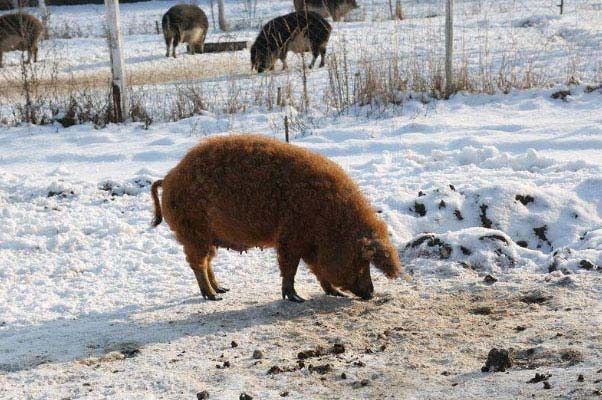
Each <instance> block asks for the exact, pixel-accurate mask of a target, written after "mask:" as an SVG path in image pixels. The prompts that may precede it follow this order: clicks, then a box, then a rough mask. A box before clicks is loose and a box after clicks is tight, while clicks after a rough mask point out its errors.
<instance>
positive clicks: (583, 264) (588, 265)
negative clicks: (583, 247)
mask: <svg viewBox="0 0 602 400" xmlns="http://www.w3.org/2000/svg"><path fill="white" fill-rule="evenodd" d="M579 268H581V269H585V270H587V271H591V270H593V269H598V266H597V265H596V264H594V263H593V262H591V261H590V260H581V261H580V262H579Z"/></svg>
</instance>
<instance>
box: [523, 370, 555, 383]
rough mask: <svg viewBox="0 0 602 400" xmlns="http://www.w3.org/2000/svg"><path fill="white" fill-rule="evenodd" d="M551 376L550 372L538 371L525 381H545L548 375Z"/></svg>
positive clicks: (548, 377)
mask: <svg viewBox="0 0 602 400" xmlns="http://www.w3.org/2000/svg"><path fill="white" fill-rule="evenodd" d="M551 376H552V374H540V373H537V372H536V373H535V377H533V378H531V379H529V380H528V381H527V383H539V382H543V381H547V380H548V379H550V377H551Z"/></svg>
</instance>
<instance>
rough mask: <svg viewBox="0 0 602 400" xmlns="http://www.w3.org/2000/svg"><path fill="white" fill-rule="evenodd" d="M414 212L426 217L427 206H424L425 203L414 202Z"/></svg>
mask: <svg viewBox="0 0 602 400" xmlns="http://www.w3.org/2000/svg"><path fill="white" fill-rule="evenodd" d="M414 212H415V213H416V214H418V215H420V216H421V217H424V216H425V215H426V207H425V206H424V204H422V203H418V202H417V201H415V202H414Z"/></svg>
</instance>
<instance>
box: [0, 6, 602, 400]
mask: <svg viewBox="0 0 602 400" xmlns="http://www.w3.org/2000/svg"><path fill="white" fill-rule="evenodd" d="M172 3H174V2H169V1H153V2H149V3H138V4H129V5H123V14H124V15H123V17H124V27H125V31H126V37H125V43H126V54H127V57H128V68H131V70H130V71H132V73H134V74H136V73H138V74H139V75H138V77H139V79H141V82H143V83H144V77H145V76H146V78H147V79H150V80H152V81H153V82H152V83H158V82H164V81H168V80H170V79H172V78H173V76H175V75H177V73H176V74H173V75H170V74H169V73H170V71H172V70H173V71H176V72H177V71H178V68H182V70H186V71H193V72H191V75H187V76H186V77H185V78H184V79H199V78H202V79H205V78H206V77H207V76H209V75H211V76H209V77H208V78H207V79H213V80H215V82H214V84H216V85H219V82H221V81H220V79H223V82H224V84H226V85H229V83H228V81H227V79H226V78H227V77H228V76H229V75H230V74H235V75H236V74H244V75H245V76H246V75H248V74H249V71H248V69H249V66H248V51H242V52H240V53H237V54H235V55H227V54H219V55H212V56H207V55H203V56H194V57H193V56H185V55H182V56H181V57H179V58H178V59H177V60H176V61H174V60H167V59H164V58H163V57H164V54H163V52H164V49H163V44H162V40H161V37H160V36H159V35H156V34H155V33H153V29H154V21H155V20H156V19H157V18H159V17H160V15H161V14H162V12H163V11H164V10H165V9H166V8H167V7H168V6H169V5H171V4H172ZM226 3H227V5H228V4H229V3H228V2H226ZM203 4H204V3H202V5H203ZM371 4H372V5H374V3H371ZM460 4H463V6H462V7H464V9H465V10H474V12H473V13H472V14H471V13H468V12H464V11H462V7H459V11H458V12H461V14H460V15H466V16H470V15H473V17H474V18H473V19H472V20H471V19H469V18H468V17H467V18H468V19H466V20H463V22H462V25H461V26H462V27H464V28H465V29H466V31H465V33H466V35H470V37H471V38H473V39H474V40H467V39H466V38H467V37H466V36H465V39H464V40H463V43H465V44H466V45H467V48H471V46H472V49H473V50H474V51H475V53H474V54H473V55H474V57H476V58H475V59H478V58H479V54H480V53H479V52H480V50H479V49H480V46H481V45H482V43H483V42H482V41H481V39H480V36H478V34H477V33H478V32H482V33H483V34H485V33H486V36H487V35H492V34H493V33H495V34H494V35H493V36H491V37H489V36H488V37H489V39H488V40H490V42H488V43H489V45H490V46H492V48H493V47H494V46H498V49H511V48H512V46H515V49H521V50H520V51H518V52H516V51H514V52H513V54H524V55H528V54H529V52H530V54H532V55H533V57H534V58H535V59H536V60H539V61H541V62H542V63H543V64H542V65H543V66H544V67H545V68H543V69H542V71H546V73H549V76H550V77H553V79H552V78H550V79H551V80H550V81H549V83H550V85H554V87H552V88H545V87H544V88H536V89H530V90H522V91H517V90H512V91H510V93H509V94H495V95H484V94H467V93H459V94H456V95H454V96H452V98H451V99H450V100H446V101H443V100H433V99H431V98H428V97H422V96H416V95H415V94H411V95H408V96H405V97H404V98H403V99H404V100H403V102H401V104H398V105H390V104H389V105H384V106H382V107H376V108H374V107H371V106H366V107H358V108H352V109H350V110H346V112H343V113H338V112H332V110H331V109H329V108H328V107H327V106H326V105H325V103H324V99H323V98H322V96H321V94H320V91H321V90H322V89H323V87H324V85H327V82H328V74H327V72H326V71H325V70H322V71H319V72H313V71H312V72H311V75H310V76H311V77H312V78H311V79H310V80H309V86H310V90H311V92H312V93H311V94H310V96H311V104H310V107H309V110H308V114H307V115H302V114H301V113H299V112H298V110H295V109H294V107H293V106H292V105H289V106H287V107H285V109H279V108H277V107H274V108H270V109H268V108H266V107H264V106H263V105H250V106H248V107H246V108H245V111H244V112H236V113H228V114H226V113H214V112H210V111H203V112H202V113H199V114H198V115H195V116H193V117H190V118H185V119H180V120H178V121H175V122H161V118H157V120H156V121H155V122H154V123H152V124H150V126H145V125H144V124H142V123H133V122H130V123H126V124H122V125H116V124H110V125H108V126H106V127H104V128H102V129H99V128H97V127H94V126H93V125H92V124H84V125H75V126H72V127H70V128H63V127H62V126H61V125H60V124H58V123H55V124H52V125H46V126H34V125H28V124H20V125H16V126H14V125H10V124H7V125H0V149H1V151H0V226H1V228H0V304H1V306H0V398H2V399H25V398H31V399H83V398H93V399H105V398H106V399H155V398H156V399H159V398H161V399H196V398H197V394H198V393H201V392H202V391H208V392H209V395H210V398H211V399H238V398H239V396H240V394H241V393H242V392H245V393H247V394H249V395H251V396H253V398H254V399H278V398H292V399H306V398H316V399H318V398H320V399H321V398H328V399H341V398H349V399H356V398H358V399H359V398H363V399H384V398H389V399H406V398H407V399H443V398H445V399H448V398H449V399H484V398H494V399H517V398H518V399H520V398H538V399H550V398H560V399H589V398H598V397H599V396H602V362H601V360H602V333H601V331H600V326H602V115H601V113H600V109H601V108H602V90H601V89H599V88H598V89H592V88H588V87H587V86H586V85H585V84H575V85H571V86H564V85H563V83H566V82H565V81H566V79H565V78H566V75H567V70H566V69H565V67H566V65H568V64H570V63H571V59H570V57H573V56H575V57H576V58H575V59H573V61H575V63H576V64H575V65H577V67H576V70H578V71H580V72H581V73H582V77H583V79H584V82H585V83H589V84H593V85H595V84H596V83H598V84H599V83H600V80H599V79H598V78H599V76H598V75H597V74H599V70H598V69H597V68H598V67H599V62H600V51H601V49H602V45H601V44H600V43H601V40H600V39H601V37H602V30H601V29H602V28H601V26H602V25H600V23H599V22H600V20H601V19H602V14H601V13H600V9H599V8H597V7H595V4H593V3H588V4H585V3H583V2H575V3H574V4H576V5H577V6H574V8H572V9H571V8H570V7H571V5H567V7H569V8H568V12H567V13H566V15H564V16H562V17H559V16H556V12H557V10H556V9H555V8H554V6H553V3H550V2H547V3H544V2H539V1H534V2H529V1H523V2H517V3H516V4H517V6H516V7H514V8H513V9H511V8H505V6H504V4H508V3H504V2H502V3H500V4H498V6H494V5H492V4H493V3H491V2H487V3H485V2H479V3H477V2H475V3H474V4H473V5H472V8H471V7H469V6H468V3H460ZM203 6H204V7H205V8H206V9H208V7H206V5H203ZM290 8H291V7H290V5H289V4H288V3H284V2H266V3H258V10H257V15H260V16H261V17H262V18H263V17H264V16H265V15H271V14H274V15H276V14H278V13H283V12H286V11H288V10H289V9H290ZM366 9H367V11H365V12H364V14H359V15H357V16H354V18H353V21H354V22H347V23H341V24H336V26H335V33H334V37H333V40H334V42H333V43H334V45H336V46H338V45H341V46H343V45H345V46H349V49H351V50H349V54H350V55H352V56H353V57H357V58H359V56H358V54H359V53H360V52H362V51H373V52H375V53H378V52H379V51H382V52H385V53H386V51H392V52H394V51H396V50H395V49H396V46H397V44H399V45H400V46H401V47H400V48H401V49H402V52H403V48H404V47H403V46H405V45H407V46H409V47H408V49H409V48H413V50H412V54H414V55H416V54H417V57H418V56H423V57H425V58H428V57H429V54H430V53H429V52H430V51H431V50H433V49H435V50H436V51H439V50H437V49H439V48H440V47H441V43H439V42H434V43H430V44H429V43H427V44H424V43H422V42H420V41H417V39H416V38H415V37H414V38H412V39H408V37H410V36H404V35H400V34H399V33H400V32H408V30H409V31H414V33H416V32H419V31H421V30H422V31H425V32H437V35H439V34H440V32H439V29H440V28H441V23H442V17H440V16H441V13H440V12H439V13H438V11H439V9H437V7H434V6H433V3H430V2H418V3H415V4H413V5H408V6H407V7H406V8H405V10H404V11H405V12H406V13H407V14H408V15H410V16H412V17H411V18H408V19H407V20H404V21H401V22H391V21H382V19H383V16H382V15H381V14H379V13H378V12H377V8H375V7H372V6H371V7H366ZM101 10H102V9H101V8H99V7H96V6H95V7H93V6H77V7H54V8H52V9H51V11H52V13H53V19H52V20H51V23H52V24H54V25H53V27H54V28H53V29H54V31H55V32H63V36H65V37H54V38H52V39H51V40H49V41H47V42H44V44H43V46H42V49H43V50H46V54H48V49H51V48H52V46H55V45H58V44H59V43H60V45H61V46H64V48H65V49H69V52H68V53H64V56H63V57H62V58H61V57H59V58H58V64H57V65H58V66H59V68H60V69H61V73H64V74H66V75H72V74H73V75H77V74H78V73H81V74H82V75H81V76H82V77H86V76H89V77H94V76H98V75H99V74H100V75H102V74H105V73H107V71H108V64H107V62H106V59H107V54H106V50H105V49H104V40H103V39H102V38H101V37H100V36H101V34H102V31H101V30H100V27H99V26H98V24H97V23H96V21H97V19H98V18H99V14H101ZM229 10H230V12H231V13H232V15H233V18H231V21H233V22H235V21H239V22H240V21H242V22H240V24H241V29H238V30H236V31H234V33H233V34H232V35H233V36H232V37H236V38H237V39H252V38H253V37H254V36H255V35H256V29H255V28H250V27H249V26H251V22H252V21H251V22H248V21H246V20H245V18H246V17H245V15H246V14H245V13H246V12H247V11H245V8H244V4H243V3H240V4H238V3H232V5H231V7H230V8H229ZM375 10H376V11H375ZM381 11H382V10H381ZM433 13H435V14H436V15H438V16H435V17H433ZM485 14H486V15H487V18H484V17H483V15H485ZM384 15H385V16H386V14H384ZM234 17H236V18H234ZM253 18H255V17H253ZM249 19H252V18H251V17H249ZM526 19H528V20H529V21H531V22H533V21H536V23H533V24H532V23H531V22H529V23H527V24H525V21H526ZM65 21H66V22H65ZM243 22H244V23H243ZM63 23H67V24H68V25H65V26H67V28H66V27H65V26H64V25H62V24H63ZM245 24H247V25H245ZM471 26H472V27H473V28H470V27H471ZM485 26H487V27H488V28H487V29H484V30H483V29H482V28H484V27H485ZM61 27H63V28H64V29H63V28H61ZM61 29H63V30H62V31H61ZM68 29H71V30H70V31H69V32H75V33H70V34H69V35H67V33H65V32H66V31H67V30H68ZM404 29H405V31H404ZM459 31H462V30H461V29H459ZM366 32H370V33H371V34H370V35H367V34H366ZM396 32H397V33H396ZM518 32H520V35H519V34H518ZM559 32H562V35H560V34H559ZM372 33H373V34H372ZM211 35H212V36H211V38H212V40H213V39H214V38H215V40H218V39H219V37H220V36H221V34H220V33H219V32H215V31H212V32H211ZM524 35H527V36H524ZM529 35H532V36H529ZM559 35H560V36H559ZM67 36H69V37H67ZM387 37H388V38H393V39H392V40H388V41H387V40H385V38H387ZM412 37H413V36H412ZM460 37H462V35H460ZM353 38H357V40H358V41H360V42H361V43H360V42H358V43H359V44H358V43H355V44H350V42H349V40H352V39H353ZM514 39H516V40H514ZM513 40H514V41H513ZM404 43H405V44H404ZM418 43H422V44H421V46H419V47H418V48H416V47H414V46H415V45H417V44H418ZM370 44H373V45H375V46H372V45H370ZM529 46H532V47H529ZM587 46H589V52H588V51H587V48H588V47H587ZM358 49H359V50H358ZM534 49H537V51H535V50H534ZM360 50H361V51H360ZM504 51H505V50H504ZM468 53H470V51H467V54H468ZM581 55H588V57H581ZM228 57H231V58H228ZM292 57H293V56H291V58H292ZM519 58H520V57H519ZM207 60H209V61H210V62H215V63H216V64H215V65H221V64H220V63H223V68H221V69H216V68H208V69H207V70H208V71H209V72H207V73H208V74H209V75H203V74H205V72H203V71H205V70H203V71H201V72H198V71H197V72H195V68H197V66H201V65H203V64H204V63H206V62H207ZM211 60H213V61H211ZM7 61H8V67H7V68H5V69H4V70H3V71H2V73H1V74H0V75H2V77H3V78H4V79H6V80H5V81H4V83H3V84H4V85H9V86H6V87H8V88H9V89H11V87H10V79H8V78H7V77H8V76H9V75H10V74H11V73H12V72H14V73H18V70H19V66H18V54H16V53H12V54H10V56H9V57H7ZM523 61H525V62H527V64H528V62H529V60H528V59H526V58H525V59H523V58H520V60H519V61H517V62H519V63H523ZM531 61H533V59H531ZM51 62H53V61H51V60H49V59H46V60H43V62H42V63H41V65H42V67H40V68H44V67H43V66H44V65H49V64H48V63H51ZM329 62H332V60H329ZM45 63H46V64H45ZM527 64H525V65H527ZM145 68H146V69H145ZM227 68H230V69H227ZM11 71H12V72H11ZM78 71H79V72H78ZM145 71H159V72H158V74H159V75H160V74H163V73H165V74H166V75H162V76H163V77H167V78H166V79H162V78H161V79H158V78H157V79H156V80H155V79H154V78H155V76H154V75H149V74H151V72H145ZM277 76H280V78H278V79H290V80H293V81H294V82H293V84H294V85H297V86H299V82H298V81H299V79H300V78H299V74H298V71H296V72H291V73H290V74H287V75H286V76H284V77H283V76H282V75H277ZM217 78H219V79H217ZM0 79H1V78H0ZM82 79H83V78H82ZM179 79H183V78H181V77H180V78H179ZM261 79H265V78H254V77H252V78H249V77H248V76H247V77H246V78H245V80H244V81H242V80H241V83H239V85H240V86H239V87H240V88H242V89H244V88H245V87H250V86H251V85H253V84H257V82H259V81H260V80H261ZM597 79H598V80H597ZM100 81H102V79H100ZM166 88H167V89H166ZM12 89H13V90H14V88H12ZM559 89H565V90H568V92H566V93H563V94H562V95H561V96H560V98H553V97H558V96H557V94H558V93H559ZM147 90H151V92H150V93H151V94H153V95H154V97H156V98H158V102H165V101H167V100H166V98H164V97H163V96H164V91H165V90H169V88H168V87H166V86H162V87H160V88H155V89H153V88H151V89H148V88H147ZM152 90H156V91H152ZM0 97H1V96H0ZM2 106H3V107H4V106H6V104H4V103H3V105H2ZM375 109H376V111H375ZM4 112H6V109H4ZM284 115H288V116H289V117H291V141H292V142H293V143H294V144H296V145H299V146H303V147H305V148H307V149H309V150H312V151H315V152H319V153H321V154H323V155H325V156H327V157H329V158H331V159H332V160H334V161H335V162H337V163H339V164H340V165H341V166H342V167H343V168H344V169H345V170H346V171H347V172H348V173H349V174H350V176H351V177H352V178H353V179H354V180H355V181H356V182H358V184H359V185H360V187H361V189H362V191H363V192H364V193H365V194H366V196H367V197H368V198H369V199H370V201H371V202H372V203H373V204H374V206H375V207H376V208H377V209H378V210H379V211H381V214H380V215H381V216H382V218H383V219H384V220H385V221H386V222H387V224H388V226H389V229H390V233H391V234H392V240H393V242H394V244H395V245H396V246H397V248H398V250H399V253H400V256H401V258H402V260H403V262H404V264H405V274H404V275H403V276H402V277H400V278H399V279H397V280H394V281H388V280H386V279H385V278H384V277H383V276H382V275H381V274H379V272H378V271H376V270H373V271H372V274H373V279H374V285H375V289H376V296H375V298H374V299H373V300H370V301H360V300H358V299H355V298H351V297H350V298H334V297H327V296H325V295H324V294H323V293H322V290H321V288H320V286H319V284H318V283H317V281H316V279H315V277H314V276H313V275H311V274H310V273H309V272H308V271H307V269H306V268H304V266H302V267H301V268H300V271H299V274H298V275H297V279H296V282H297V290H298V292H299V294H300V295H301V296H303V297H305V298H306V299H308V301H307V302H305V303H303V304H293V303H290V302H284V301H282V300H281V299H280V277H279V272H278V268H277V265H276V259H275V255H274V252H273V251H271V250H266V251H259V250H258V249H257V250H252V251H249V252H247V253H244V254H239V253H236V252H230V251H226V250H223V249H222V250H220V251H219V253H218V256H217V257H216V258H215V260H214V261H213V266H214V269H215V271H216V274H217V276H218V279H220V281H221V282H222V283H223V284H224V286H226V287H228V288H230V289H231V290H230V292H228V293H226V294H224V295H223V300H222V301H220V302H209V301H204V300H203V299H202V297H201V296H200V293H198V287H197V284H196V281H195V279H194V275H193V273H192V271H191V270H190V268H189V267H188V265H187V263H186V260H185V258H184V255H183V252H182V249H181V246H180V245H179V244H178V243H177V242H176V241H175V239H174V238H173V235H172V234H171V233H170V231H169V229H168V227H167V226H166V225H165V224H162V225H160V226H159V227H157V228H155V229H151V228H150V227H149V222H150V220H151V217H152V202H151V199H150V196H149V185H150V183H151V182H152V181H153V180H156V179H159V178H161V177H162V176H163V175H164V174H165V173H166V172H167V171H168V170H169V169H170V168H172V167H173V166H174V165H175V164H176V163H177V162H178V161H179V160H180V159H181V157H182V156H183V155H184V154H185V153H186V151H187V150H188V149H189V148H190V147H192V146H194V145H195V144H196V143H198V142H199V141H201V140H203V139H205V138H206V137H208V136H213V135H236V134H244V133H246V132H254V133H261V134H264V135H266V136H269V137H274V138H278V139H281V140H283V139H284V132H283V128H282V121H283V117H284ZM299 201H303V199H299ZM493 348H497V349H506V350H510V351H511V353H512V354H513V358H514V361H513V365H512V366H511V367H509V368H508V369H507V371H506V372H482V367H483V366H485V364H486V361H487V358H488V353H489V352H490V350H491V349H493ZM320 349H321V350H320ZM308 350H313V354H312V352H308ZM257 351H259V352H260V353H261V354H259V353H258V352H257ZM254 353H255V354H254ZM299 353H301V355H299ZM536 374H539V375H536Z"/></svg>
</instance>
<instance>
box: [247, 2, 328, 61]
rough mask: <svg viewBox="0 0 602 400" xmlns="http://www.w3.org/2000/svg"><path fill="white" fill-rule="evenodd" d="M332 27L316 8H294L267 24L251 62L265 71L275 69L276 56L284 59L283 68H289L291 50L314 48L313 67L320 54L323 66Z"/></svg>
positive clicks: (254, 44) (305, 50) (254, 47)
mask: <svg viewBox="0 0 602 400" xmlns="http://www.w3.org/2000/svg"><path fill="white" fill-rule="evenodd" d="M331 31H332V27H331V26H330V24H329V23H328V22H327V21H326V20H325V19H324V18H322V17H321V16H320V15H319V14H317V13H314V12H292V13H290V14H287V15H283V16H281V17H277V18H274V19H273V20H271V21H270V22H268V23H267V24H265V26H264V27H263V28H262V29H261V32H260V33H259V36H257V39H255V43H253V46H251V66H252V67H253V69H255V70H257V72H260V73H261V72H263V71H267V70H272V69H274V65H275V64H276V60H277V59H280V60H281V61H282V69H286V68H287V65H286V55H287V53H288V51H289V50H290V51H293V52H294V53H305V52H307V51H311V52H312V55H313V59H312V61H311V64H310V65H309V68H312V67H313V66H314V64H315V62H316V59H317V58H318V55H319V56H320V67H323V66H324V55H325V54H326V45H327V44H328V39H329V38H330V32H331Z"/></svg>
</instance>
